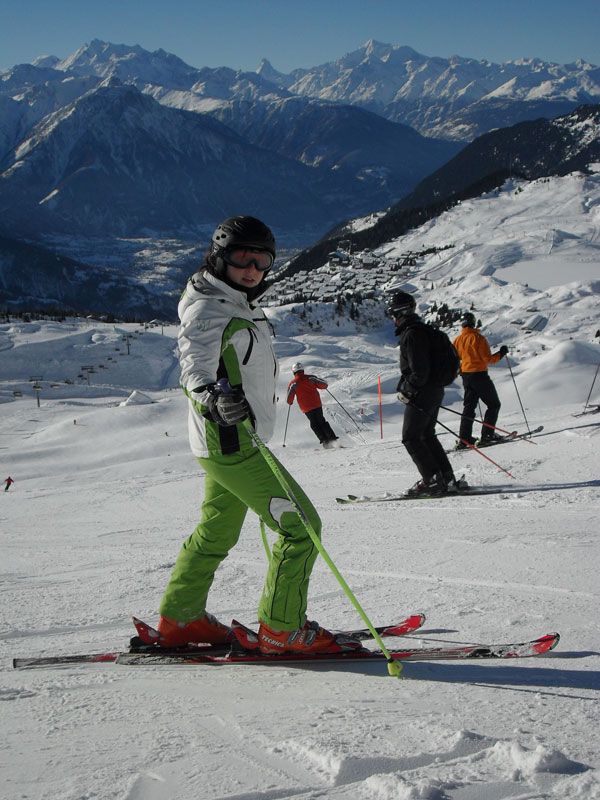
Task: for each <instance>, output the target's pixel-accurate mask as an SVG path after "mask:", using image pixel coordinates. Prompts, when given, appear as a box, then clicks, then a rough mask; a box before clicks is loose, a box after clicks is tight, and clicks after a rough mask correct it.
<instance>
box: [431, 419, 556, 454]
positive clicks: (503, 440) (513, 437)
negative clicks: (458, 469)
mask: <svg viewBox="0 0 600 800" xmlns="http://www.w3.org/2000/svg"><path fill="white" fill-rule="evenodd" d="M543 430H544V426H543V425H538V427H537V428H534V429H533V430H531V431H528V432H527V433H517V431H513V432H512V433H507V434H506V436H501V437H500V438H499V439H494V440H493V441H491V442H482V441H481V440H478V441H477V442H476V443H475V447H476V448H477V449H478V450H482V449H483V448H484V447H494V446H495V445H497V444H508V443H509V442H518V441H519V440H521V439H529V438H530V437H531V436H535V435H536V434H538V433H541V432H542V431H543ZM472 449H473V448H472V447H461V448H460V449H459V450H457V449H456V448H455V447H452V448H451V449H450V450H445V451H444V452H445V453H446V454H447V455H451V454H452V455H458V454H459V453H468V452H470V451H471V450H472Z"/></svg>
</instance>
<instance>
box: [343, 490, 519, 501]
mask: <svg viewBox="0 0 600 800" xmlns="http://www.w3.org/2000/svg"><path fill="white" fill-rule="evenodd" d="M506 491H511V492H515V491H518V488H516V487H514V486H510V487H503V486H469V488H468V489H461V490H460V491H459V492H446V493H445V494H420V495H417V496H415V497H412V496H411V495H408V494H393V493H391V492H386V493H385V494H373V495H355V494H349V495H346V497H336V498H335V501H336V503H340V505H356V504H358V503H396V502H399V501H404V500H411V501H412V500H453V499H454V498H456V497H477V496H479V495H488V494H502V493H503V492H506Z"/></svg>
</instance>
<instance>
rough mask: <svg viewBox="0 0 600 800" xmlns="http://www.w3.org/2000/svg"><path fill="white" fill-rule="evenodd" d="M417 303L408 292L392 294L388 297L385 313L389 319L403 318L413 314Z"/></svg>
mask: <svg viewBox="0 0 600 800" xmlns="http://www.w3.org/2000/svg"><path fill="white" fill-rule="evenodd" d="M416 307H417V301H416V300H415V298H414V297H413V296H412V294H409V293H408V292H394V293H393V294H391V295H390V296H389V297H388V303H387V308H386V313H387V314H388V316H390V317H404V316H405V315H406V314H414V313H415V309H416Z"/></svg>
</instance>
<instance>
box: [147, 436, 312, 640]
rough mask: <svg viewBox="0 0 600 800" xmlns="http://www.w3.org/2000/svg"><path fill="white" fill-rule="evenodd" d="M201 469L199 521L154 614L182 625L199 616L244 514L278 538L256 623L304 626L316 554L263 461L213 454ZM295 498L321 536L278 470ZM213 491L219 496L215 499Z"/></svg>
mask: <svg viewBox="0 0 600 800" xmlns="http://www.w3.org/2000/svg"><path fill="white" fill-rule="evenodd" d="M198 460H199V462H200V464H201V465H202V467H203V469H204V470H205V471H206V479H205V500H204V503H203V506H202V521H201V523H200V525H198V527H197V528H196V530H195V531H194V533H193V534H192V535H191V536H190V538H189V539H188V540H187V541H186V543H185V544H184V546H183V549H182V552H181V553H180V555H179V558H178V559H177V563H176V565H175V569H174V570H173V574H172V576H171V580H170V582H169V585H168V587H167V590H166V592H165V595H164V598H163V602H162V604H161V608H160V613H161V614H162V615H163V616H169V617H171V618H173V619H178V620H181V621H189V620H190V619H195V618H197V617H198V616H201V615H202V614H203V613H204V607H205V603H206V595H207V593H208V590H209V588H210V586H211V584H212V580H213V576H214V572H215V570H216V568H217V566H218V564H219V563H220V562H221V561H222V560H223V559H224V558H225V556H226V555H227V552H228V551H229V550H230V549H231V547H233V545H234V544H235V543H236V542H237V540H238V537H239V532H240V528H241V526H242V524H243V520H244V515H245V512H246V509H247V508H250V509H252V511H254V512H255V513H256V514H257V515H258V516H259V517H260V518H261V519H262V520H263V521H264V523H265V525H267V526H268V527H269V528H270V529H271V530H273V531H275V532H276V533H278V534H279V537H278V539H277V541H276V542H275V545H274V547H273V552H272V555H271V561H270V564H269V569H268V572H267V577H266V580H265V585H264V588H263V593H262V597H261V600H260V605H259V613H258V616H259V619H260V620H261V622H265V623H266V624H267V625H269V626H270V627H272V628H274V629H275V630H294V629H295V628H299V627H301V626H302V625H303V624H304V622H305V621H306V605H307V595H308V583H309V579H310V573H311V571H312V568H313V565H314V563H315V559H316V557H317V549H316V547H315V546H314V545H313V543H312V540H311V539H310V536H309V535H308V532H307V531H306V528H305V527H304V525H303V524H302V521H301V519H300V517H299V515H298V513H297V512H296V511H295V509H294V507H293V505H292V504H291V503H290V501H289V499H288V498H287V496H286V494H285V492H284V491H283V489H282V488H281V485H280V483H279V481H278V480H277V478H276V477H275V475H273V472H272V470H271V468H270V467H269V465H268V464H267V463H266V461H265V460H264V458H263V457H262V455H261V454H260V453H259V452H258V451H256V450H254V451H253V452H251V453H250V454H248V453H244V454H241V453H237V454H232V455H227V456H220V455H219V456H217V455H212V456H211V457H210V458H200V459H198ZM277 463H278V465H279V468H280V469H281V471H282V473H283V474H284V475H285V477H286V480H287V481H288V482H289V485H290V488H291V489H292V491H293V492H294V496H295V497H296V499H297V500H298V502H299V503H300V504H301V506H302V509H303V511H304V513H305V514H306V517H307V519H308V521H309V522H310V524H311V525H312V527H313V529H314V530H315V532H316V533H317V535H319V536H320V533H321V520H320V518H319V515H318V514H317V512H316V510H315V508H314V507H313V505H312V503H311V502H310V500H309V499H308V497H307V496H306V495H305V493H304V492H303V491H302V489H301V488H300V486H299V485H298V484H297V483H296V481H295V480H294V479H293V478H292V476H291V475H290V474H289V473H288V472H287V470H286V469H285V468H284V467H283V466H282V465H281V464H279V462H277ZM217 487H218V490H219V492H221V493H222V494H218V493H217Z"/></svg>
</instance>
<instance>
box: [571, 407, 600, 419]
mask: <svg viewBox="0 0 600 800" xmlns="http://www.w3.org/2000/svg"><path fill="white" fill-rule="evenodd" d="M588 414H600V406H596V405H591V406H588V407H587V409H586V410H585V411H580V412H579V414H572V415H571V416H573V417H585V416H587V415H588Z"/></svg>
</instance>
